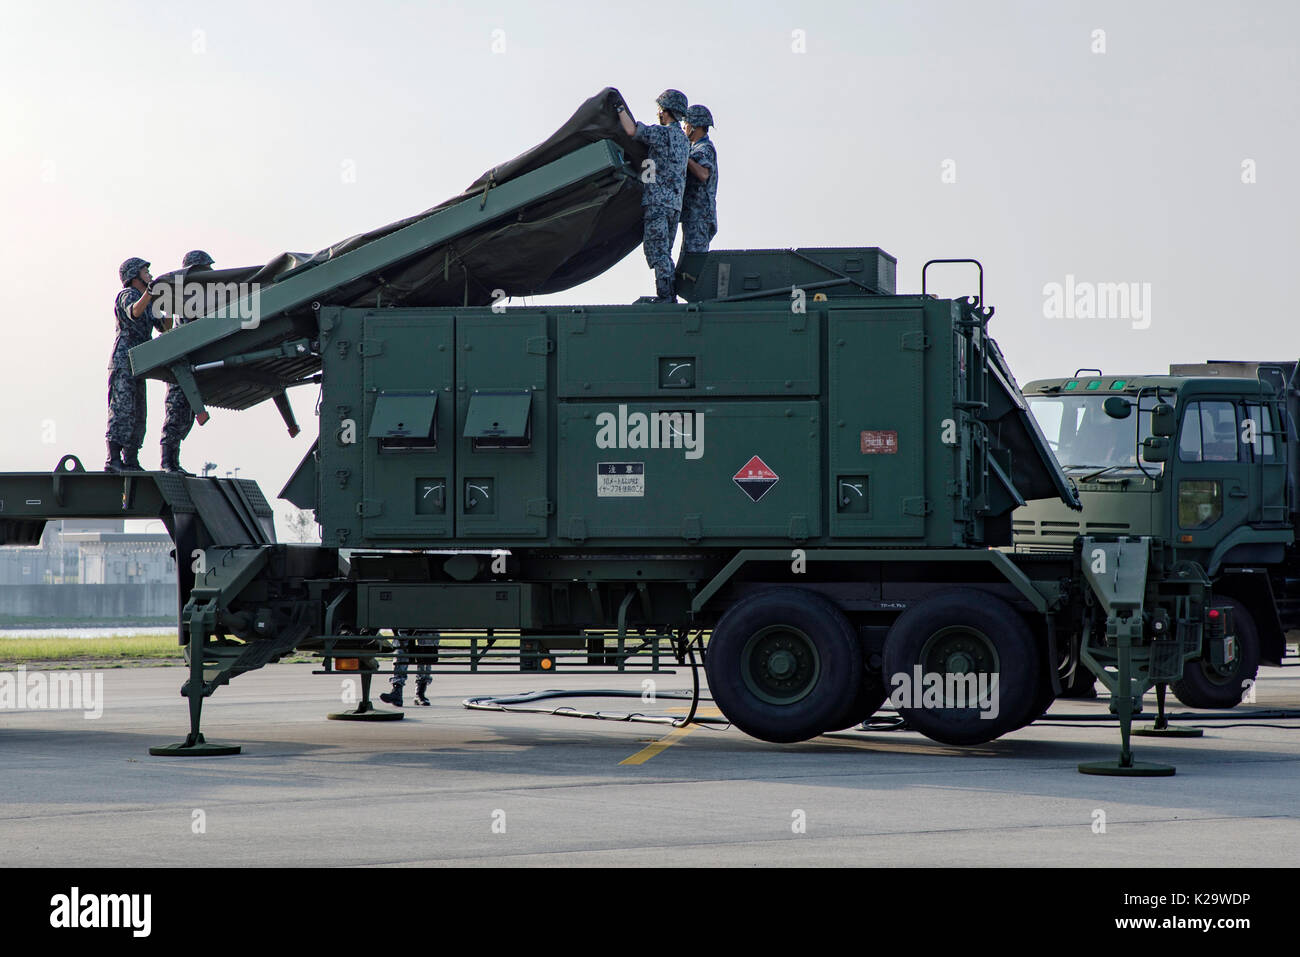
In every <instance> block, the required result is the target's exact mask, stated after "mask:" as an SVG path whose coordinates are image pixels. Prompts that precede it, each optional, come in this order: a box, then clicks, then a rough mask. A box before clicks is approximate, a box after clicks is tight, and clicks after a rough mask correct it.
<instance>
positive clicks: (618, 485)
mask: <svg viewBox="0 0 1300 957" xmlns="http://www.w3.org/2000/svg"><path fill="white" fill-rule="evenodd" d="M596 497H597V498H644V497H645V463H644V462H600V463H598V464H597V465H596Z"/></svg>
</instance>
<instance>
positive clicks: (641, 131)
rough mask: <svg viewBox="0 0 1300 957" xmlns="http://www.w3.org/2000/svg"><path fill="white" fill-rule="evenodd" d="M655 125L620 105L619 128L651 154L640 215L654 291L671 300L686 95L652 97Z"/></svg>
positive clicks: (665, 93) (673, 298)
mask: <svg viewBox="0 0 1300 957" xmlns="http://www.w3.org/2000/svg"><path fill="white" fill-rule="evenodd" d="M655 103H657V104H658V106H659V125H658V126H646V125H645V124H644V123H640V122H638V123H633V122H632V118H631V117H630V116H628V114H627V108H626V106H624V105H623V104H619V106H618V119H619V122H620V123H621V124H622V126H623V132H625V133H626V134H627V135H628V136H632V137H635V138H636V139H637V140H639V141H640V142H642V143H644V144H645V145H646V146H647V147H649V150H650V155H649V157H648V159H647V160H646V162H645V165H644V168H643V170H642V173H641V183H642V187H641V207H642V216H643V219H644V229H645V232H644V234H643V245H644V247H645V261H646V263H647V264H649V266H650V268H651V269H653V270H654V271H655V295H656V296H657V297H658V299H659V301H660V302H676V301H677V296H676V295H675V294H674V291H673V237H675V236H676V235H677V220H678V219H679V217H680V216H681V213H682V192H683V191H684V190H685V188H686V159H687V154H688V153H689V151H690V143H689V142H688V141H687V139H686V134H685V133H683V132H682V128H681V125H680V121H681V119H682V117H683V116H685V115H686V107H687V100H686V94H685V93H682V92H681V91H680V90H664V91H663V92H662V93H660V94H659V98H658V99H657V100H655Z"/></svg>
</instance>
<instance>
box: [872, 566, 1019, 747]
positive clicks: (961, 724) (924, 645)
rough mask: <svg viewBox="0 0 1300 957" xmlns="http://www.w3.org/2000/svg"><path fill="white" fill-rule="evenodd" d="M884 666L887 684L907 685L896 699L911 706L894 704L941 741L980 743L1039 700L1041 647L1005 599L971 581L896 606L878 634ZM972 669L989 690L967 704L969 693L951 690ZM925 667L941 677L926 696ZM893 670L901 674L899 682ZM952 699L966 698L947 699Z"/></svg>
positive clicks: (1014, 723)
mask: <svg viewBox="0 0 1300 957" xmlns="http://www.w3.org/2000/svg"><path fill="white" fill-rule="evenodd" d="M918 669H919V670H920V673H921V676H922V679H921V680H922V687H919V688H918V687H915V684H916V673H917V670H918ZM884 673H885V681H886V682H887V683H888V685H889V686H890V688H891V690H894V691H895V693H901V692H904V691H906V692H908V694H907V695H906V696H904V697H903V699H902V703H904V704H907V703H909V702H910V706H908V707H899V709H898V710H899V713H900V714H902V715H903V717H904V718H906V719H907V723H908V724H909V725H910V726H911V727H912V728H914V729H916V730H917V731H920V732H921V733H922V734H924V735H925V736H926V737H928V738H932V739H933V740H935V741H940V742H942V743H944V744H981V743H983V742H985V741H991V740H993V739H994V738H996V737H999V736H1001V735H1003V734H1006V733H1007V732H1008V731H1014V730H1015V729H1017V728H1019V727H1021V726H1022V725H1023V724H1024V723H1025V722H1026V721H1027V720H1029V719H1030V717H1031V713H1032V711H1033V709H1034V706H1035V704H1036V703H1037V702H1038V701H1039V700H1040V695H1039V678H1040V673H1041V666H1040V654H1039V650H1038V646H1037V645H1036V644H1035V643H1034V637H1033V635H1032V634H1031V633H1030V630H1029V626H1028V625H1027V624H1026V623H1025V621H1024V619H1023V618H1021V617H1020V615H1018V614H1017V613H1016V611H1015V609H1013V608H1012V607H1011V606H1010V605H1008V604H1007V603H1006V602H1005V601H1003V600H1002V599H1000V598H997V597H996V596H994V595H990V594H987V593H986V592H980V591H975V590H974V589H968V588H966V589H956V590H954V591H950V592H945V593H943V594H941V595H936V596H935V597H933V598H930V599H927V600H926V601H924V602H922V603H921V604H919V605H915V606H913V607H912V608H909V609H908V610H907V611H905V612H903V614H902V615H900V616H899V617H898V620H897V621H896V622H894V627H893V628H891V629H890V630H889V634H888V635H886V636H885V667H884ZM979 674H987V675H989V677H988V678H987V679H986V688H987V689H988V690H989V692H990V694H989V698H988V699H987V700H986V701H985V702H983V703H981V702H980V701H978V700H977V701H976V702H974V705H973V706H972V705H971V704H969V703H968V702H969V698H966V699H965V700H961V698H958V697H957V695H956V692H958V691H965V690H966V689H965V688H962V687H960V686H958V685H957V684H956V682H957V681H963V682H964V681H966V680H969V679H965V678H963V676H967V675H979ZM928 675H937V676H939V680H941V681H942V682H943V686H942V688H939V689H937V690H932V691H931V696H932V697H929V698H928V697H927V696H926V695H925V693H924V692H925V687H926V685H927V684H933V683H934V681H935V679H927V678H926V676H928ZM994 675H996V676H997V685H996V693H993V687H994V686H993V683H992V681H993V678H992V676H994ZM894 676H900V677H901V676H905V680H902V682H901V684H900V679H897V678H895V677H894ZM949 676H952V677H951V678H950V677H949ZM950 682H951V683H953V687H952V689H951V690H952V691H953V692H954V694H953V695H952V696H951V697H950V696H949V684H950ZM976 688H978V685H976ZM958 702H960V703H962V704H966V706H965V707H955V706H953V705H954V704H955V703H958ZM981 704H983V707H981ZM1032 717H1037V715H1032Z"/></svg>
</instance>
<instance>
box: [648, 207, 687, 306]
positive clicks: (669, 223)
mask: <svg viewBox="0 0 1300 957" xmlns="http://www.w3.org/2000/svg"><path fill="white" fill-rule="evenodd" d="M643 215H644V217H645V222H644V230H645V231H644V233H643V236H642V246H643V247H644V249H645V261H646V264H647V265H648V266H649V267H650V268H651V269H653V270H654V271H655V295H656V296H657V297H658V298H659V299H660V300H662V301H664V302H675V301H676V299H677V297H676V296H675V295H674V294H673V292H674V290H673V238H674V236H675V234H676V232H677V217H678V215H680V214H679V213H678V212H677V211H676V210H673V209H669V208H668V207H667V206H657V205H655V206H646V207H645V209H644V212H643Z"/></svg>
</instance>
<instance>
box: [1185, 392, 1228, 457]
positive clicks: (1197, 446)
mask: <svg viewBox="0 0 1300 957" xmlns="http://www.w3.org/2000/svg"><path fill="white" fill-rule="evenodd" d="M1178 458H1179V459H1181V460H1182V461H1184V462H1236V461H1237V459H1238V449H1237V412H1236V409H1235V408H1234V406H1233V404H1232V403H1231V402H1189V403H1188V405H1187V411H1186V412H1184V413H1183V431H1182V434H1181V435H1180V436H1179V439H1178Z"/></svg>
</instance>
